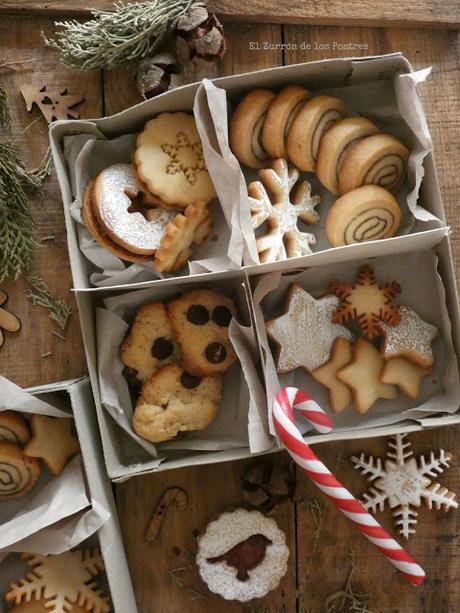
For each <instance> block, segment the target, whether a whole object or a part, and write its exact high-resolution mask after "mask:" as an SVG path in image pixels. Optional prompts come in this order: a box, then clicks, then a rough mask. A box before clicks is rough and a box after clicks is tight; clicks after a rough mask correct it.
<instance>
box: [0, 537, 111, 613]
mask: <svg viewBox="0 0 460 613" xmlns="http://www.w3.org/2000/svg"><path fill="white" fill-rule="evenodd" d="M22 558H23V559H24V560H25V561H26V562H27V564H28V565H29V566H30V567H31V569H32V571H31V572H30V573H28V574H27V575H26V576H25V577H23V578H22V579H20V580H19V581H18V582H17V583H12V584H11V586H10V591H9V592H8V594H7V595H6V600H7V601H9V602H14V604H20V603H21V602H29V601H31V600H33V599H35V600H40V599H41V598H45V600H46V605H45V606H46V610H47V611H48V612H49V613H71V612H72V609H73V607H72V605H75V604H76V605H78V606H80V607H85V608H86V609H87V610H88V611H91V612H92V613H108V612H109V611H110V606H109V603H108V598H107V597H105V596H103V595H102V593H101V592H100V591H99V590H98V589H97V584H96V582H95V581H93V580H92V579H93V577H95V576H96V575H97V574H98V573H99V572H100V571H102V570H104V563H103V561H102V557H101V554H100V552H99V551H98V550H93V551H91V550H89V549H86V550H83V551H81V550H76V551H67V552H65V553H62V554H60V555H49V556H44V555H39V554H31V553H24V554H23V555H22Z"/></svg>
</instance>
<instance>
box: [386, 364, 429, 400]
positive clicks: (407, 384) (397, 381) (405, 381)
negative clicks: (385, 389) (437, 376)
mask: <svg viewBox="0 0 460 613" xmlns="http://www.w3.org/2000/svg"><path fill="white" fill-rule="evenodd" d="M430 372H431V369H429V368H428V369H426V368H420V366H416V365H415V364H413V363H412V362H409V360H406V359H405V358H393V359H391V360H387V361H386V362H385V365H384V367H383V370H382V373H381V375H380V381H381V382H382V383H389V384H391V385H396V386H397V387H399V389H400V390H401V391H402V392H403V393H404V394H405V395H406V396H407V397H408V398H410V399H411V400H416V399H417V397H418V395H419V392H420V383H421V380H422V378H423V377H426V376H427V375H429V374H430Z"/></svg>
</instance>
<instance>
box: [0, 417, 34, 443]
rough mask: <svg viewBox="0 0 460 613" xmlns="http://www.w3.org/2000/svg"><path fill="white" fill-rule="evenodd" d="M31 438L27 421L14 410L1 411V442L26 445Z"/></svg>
mask: <svg viewBox="0 0 460 613" xmlns="http://www.w3.org/2000/svg"><path fill="white" fill-rule="evenodd" d="M29 439H30V432H29V427H28V426H27V423H26V421H25V420H24V419H23V418H22V417H21V416H20V415H18V414H17V413H15V412H14V411H1V412H0V442H1V443H14V444H15V445H26V444H27V443H28V442H29Z"/></svg>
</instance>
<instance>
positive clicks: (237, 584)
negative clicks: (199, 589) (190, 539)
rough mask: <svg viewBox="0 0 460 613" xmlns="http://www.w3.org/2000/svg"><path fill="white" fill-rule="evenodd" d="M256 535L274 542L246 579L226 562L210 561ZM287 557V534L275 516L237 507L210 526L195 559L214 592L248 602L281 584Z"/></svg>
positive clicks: (230, 598) (201, 573)
mask: <svg viewBox="0 0 460 613" xmlns="http://www.w3.org/2000/svg"><path fill="white" fill-rule="evenodd" d="M255 534H263V535H264V536H266V537H267V538H268V539H270V541H271V544H270V545H268V546H267V549H266V551H265V557H264V559H263V560H262V562H261V563H260V564H259V565H258V566H256V567H255V568H253V569H252V570H250V571H249V579H248V580H247V581H244V582H243V581H240V580H238V579H237V578H236V574H237V571H236V569H235V568H233V567H232V566H229V565H228V564H227V563H226V562H225V561H222V562H218V563H215V564H213V563H210V562H208V561H207V559H208V558H215V557H217V556H220V555H222V554H224V553H226V552H227V551H228V550H230V549H231V548H232V547H234V546H235V545H238V543H241V542H242V541H244V540H246V539H248V538H249V537H250V536H253V535H255ZM288 558H289V549H288V547H287V545H286V537H285V535H284V533H283V532H282V531H281V530H280V529H279V528H278V526H277V524H276V522H275V521H274V520H273V519H270V518H268V517H265V516H264V515H262V513H259V511H246V510H244V509H237V510H236V511H234V512H232V513H223V514H222V515H220V517H218V518H217V519H216V520H215V521H213V522H211V523H210V524H209V525H208V527H207V528H206V532H205V534H204V535H203V536H202V537H201V538H200V539H199V540H198V553H197V556H196V562H197V565H198V569H199V571H200V575H201V577H202V579H203V581H204V582H205V583H206V584H207V586H208V587H209V589H210V590H211V592H214V593H216V594H220V596H222V597H223V598H225V599H226V600H239V601H241V602H247V601H248V600H252V599H253V598H261V597H262V596H265V595H266V594H267V593H268V592H269V591H271V590H273V589H275V588H276V587H277V586H278V584H279V582H280V580H281V578H282V577H283V576H284V575H285V574H286V571H287V561H288Z"/></svg>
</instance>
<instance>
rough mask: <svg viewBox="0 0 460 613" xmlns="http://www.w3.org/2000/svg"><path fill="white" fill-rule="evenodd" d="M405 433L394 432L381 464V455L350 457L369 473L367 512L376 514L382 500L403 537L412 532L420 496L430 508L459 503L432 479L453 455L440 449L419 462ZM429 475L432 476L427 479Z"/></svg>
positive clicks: (364, 472) (364, 473)
mask: <svg viewBox="0 0 460 613" xmlns="http://www.w3.org/2000/svg"><path fill="white" fill-rule="evenodd" d="M406 436H407V434H396V435H395V436H392V437H391V438H390V439H389V441H388V447H389V448H390V449H389V450H388V451H387V453H386V457H387V459H386V460H385V463H384V465H383V467H382V460H381V459H380V458H377V459H374V457H373V456H372V455H370V456H369V457H368V458H367V459H366V457H365V455H364V453H362V454H361V455H360V456H359V458H357V457H356V456H353V457H352V458H351V461H352V462H353V463H354V465H355V466H354V468H356V469H357V470H359V471H361V473H362V474H363V475H368V476H367V479H368V481H370V482H374V483H373V485H374V486H375V487H370V488H369V490H368V493H365V494H364V496H363V504H364V506H365V508H366V509H367V510H368V511H371V512H372V513H376V512H377V510H379V511H383V509H384V507H385V502H387V503H388V506H389V507H390V509H395V511H393V517H394V518H395V525H396V526H397V528H398V530H399V533H400V534H402V536H404V538H406V539H407V538H409V536H410V535H411V534H415V524H416V523H417V516H418V512H417V511H416V510H415V509H414V507H420V505H421V502H422V498H423V499H424V500H425V503H426V506H427V507H428V508H429V509H430V510H431V509H432V508H433V506H434V507H435V509H437V510H439V509H442V510H443V511H448V510H449V509H456V508H457V507H458V503H457V502H456V500H455V494H454V492H451V491H449V490H448V489H447V488H446V487H443V486H442V485H440V484H439V483H438V482H433V481H432V478H433V477H437V476H438V475H440V474H442V473H443V472H444V470H445V469H446V468H448V467H449V464H450V462H451V461H452V454H450V453H447V452H445V451H444V450H443V449H440V450H439V452H438V454H435V453H434V452H433V451H432V452H431V453H430V457H429V459H428V460H426V459H425V457H424V456H423V455H422V456H420V459H419V461H418V462H417V460H416V459H415V458H414V457H413V453H412V451H411V449H410V442H409V441H407V440H405V438H406ZM429 477H431V479H430V478H429Z"/></svg>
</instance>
